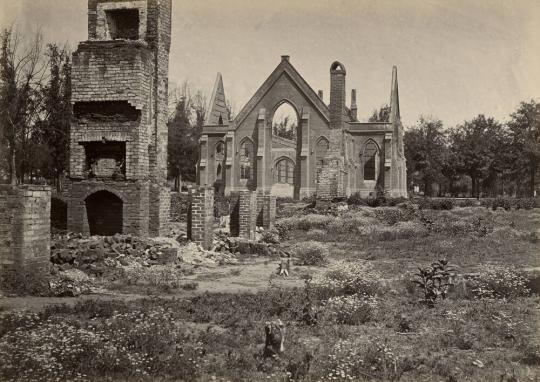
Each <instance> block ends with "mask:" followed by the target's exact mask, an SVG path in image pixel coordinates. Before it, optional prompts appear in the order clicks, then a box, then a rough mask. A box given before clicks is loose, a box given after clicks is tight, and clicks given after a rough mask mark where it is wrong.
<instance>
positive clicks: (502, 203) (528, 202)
mask: <svg viewBox="0 0 540 382" xmlns="http://www.w3.org/2000/svg"><path fill="white" fill-rule="evenodd" d="M480 205H481V206H482V207H486V208H491V209H492V210H496V209H497V208H499V207H500V208H502V209H504V210H505V211H509V210H511V209H512V208H515V209H524V210H530V209H532V208H537V207H538V202H537V200H536V199H535V198H511V197H502V196H500V197H497V198H485V199H482V200H481V201H480Z"/></svg>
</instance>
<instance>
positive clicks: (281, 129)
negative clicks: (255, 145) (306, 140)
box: [272, 116, 296, 141]
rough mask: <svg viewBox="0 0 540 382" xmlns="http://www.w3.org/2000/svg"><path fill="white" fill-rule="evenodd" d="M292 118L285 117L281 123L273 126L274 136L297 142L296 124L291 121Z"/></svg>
mask: <svg viewBox="0 0 540 382" xmlns="http://www.w3.org/2000/svg"><path fill="white" fill-rule="evenodd" d="M290 119H291V117H290V116H285V117H284V118H283V119H282V120H281V121H279V122H277V123H276V122H274V123H273V124H272V134H273V135H276V136H278V137H281V138H285V139H289V140H291V141H294V140H296V123H295V122H292V121H290Z"/></svg>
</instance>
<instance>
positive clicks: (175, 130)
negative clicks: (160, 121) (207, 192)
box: [167, 81, 206, 189]
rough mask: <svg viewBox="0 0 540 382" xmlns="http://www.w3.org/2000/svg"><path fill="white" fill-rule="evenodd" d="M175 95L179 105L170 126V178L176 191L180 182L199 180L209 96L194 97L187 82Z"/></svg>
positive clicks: (197, 93) (201, 93)
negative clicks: (200, 152) (202, 137)
mask: <svg viewBox="0 0 540 382" xmlns="http://www.w3.org/2000/svg"><path fill="white" fill-rule="evenodd" d="M175 94H176V96H177V97H178V98H177V99H178V101H177V102H176V105H175V109H174V112H173V114H172V117H171V118H170V119H169V122H168V125H167V126H168V133H169V141H168V148H167V149H168V158H169V159H168V176H169V177H170V178H172V179H174V181H175V189H178V186H179V183H180V179H185V180H189V181H195V180H196V166H197V162H198V160H199V138H200V135H201V132H202V126H203V124H204V117H205V114H206V96H205V95H204V93H203V92H202V91H200V90H198V91H196V92H195V93H194V94H192V93H191V87H190V85H189V83H188V82H187V81H184V83H183V84H182V86H181V87H180V88H177V89H175Z"/></svg>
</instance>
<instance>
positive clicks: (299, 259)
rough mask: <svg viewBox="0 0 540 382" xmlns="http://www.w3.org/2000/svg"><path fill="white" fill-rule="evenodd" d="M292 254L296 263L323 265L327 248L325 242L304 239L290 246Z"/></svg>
mask: <svg viewBox="0 0 540 382" xmlns="http://www.w3.org/2000/svg"><path fill="white" fill-rule="evenodd" d="M291 250H292V253H293V256H294V257H295V258H296V264H298V265H316V266H321V265H325V264H326V263H327V261H328V259H327V258H328V248H327V247H326V245H325V244H321V243H319V242H316V241H305V242H302V243H298V244H295V245H294V246H293V247H292V248H291Z"/></svg>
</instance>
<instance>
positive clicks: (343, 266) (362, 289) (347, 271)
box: [308, 261, 382, 300]
mask: <svg viewBox="0 0 540 382" xmlns="http://www.w3.org/2000/svg"><path fill="white" fill-rule="evenodd" d="M381 278H382V275H381V274H380V273H379V272H378V271H376V270H374V269H373V267H372V266H371V265H370V264H369V263H367V262H359V261H357V262H345V261H339V262H336V263H334V264H332V265H331V266H330V267H329V268H328V270H327V271H326V272H324V273H322V274H317V275H315V277H313V279H312V280H311V281H310V282H309V284H308V288H310V290H312V291H313V292H314V294H315V296H316V297H317V298H318V299H319V300H326V299H328V298H330V297H335V296H343V295H348V296H350V295H354V294H362V295H366V296H374V295H376V294H379V293H381V292H382V284H381V282H380V280H381Z"/></svg>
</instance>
